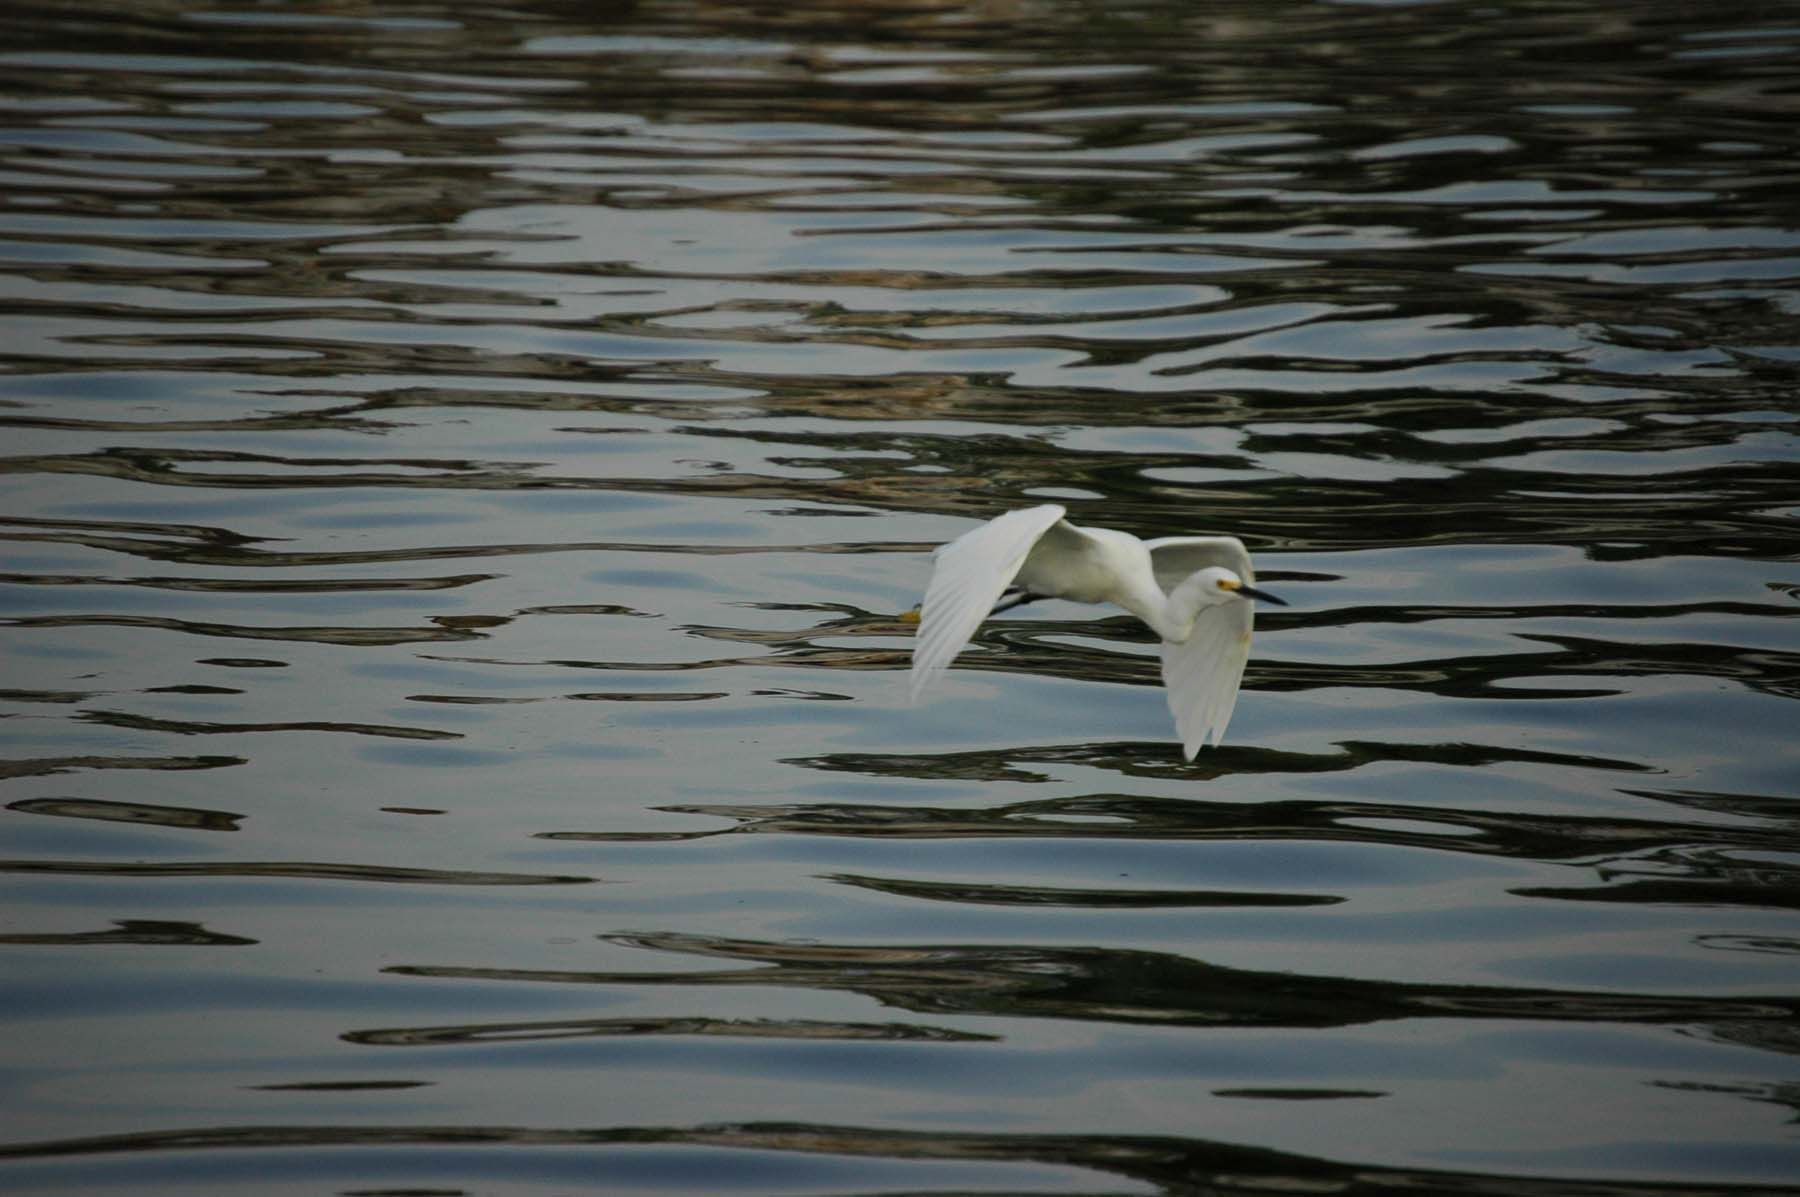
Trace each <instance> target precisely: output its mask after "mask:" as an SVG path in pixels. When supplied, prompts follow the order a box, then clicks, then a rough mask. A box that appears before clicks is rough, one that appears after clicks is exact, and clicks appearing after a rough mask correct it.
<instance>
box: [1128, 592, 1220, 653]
mask: <svg viewBox="0 0 1800 1197" xmlns="http://www.w3.org/2000/svg"><path fill="white" fill-rule="evenodd" d="M1184 585H1185V584H1184ZM1182 590H1183V587H1182V586H1177V587H1176V588H1175V593H1174V594H1164V593H1163V590H1162V587H1160V586H1158V585H1157V584H1156V583H1155V582H1154V581H1151V582H1149V584H1148V585H1146V586H1134V587H1132V588H1131V589H1130V590H1129V591H1128V592H1127V593H1125V594H1122V595H1120V596H1119V597H1118V599H1117V602H1118V604H1119V606H1121V607H1123V608H1125V609H1126V610H1127V611H1129V612H1131V613H1132V614H1133V615H1135V616H1137V617H1138V618H1139V619H1141V620H1143V621H1144V622H1145V623H1146V624H1149V625H1150V630H1151V631H1152V632H1155V633H1156V634H1157V635H1158V636H1160V637H1162V638H1163V639H1164V640H1168V641H1170V642H1172V643H1175V644H1180V643H1181V642H1183V641H1184V640H1186V639H1187V638H1188V634H1189V633H1190V632H1192V631H1193V630H1194V620H1195V619H1196V618H1197V617H1198V616H1199V614H1200V607H1199V604H1198V603H1196V602H1194V601H1193V600H1192V598H1191V597H1187V596H1183V597H1182V598H1177V597H1176V596H1177V595H1181V593H1182Z"/></svg>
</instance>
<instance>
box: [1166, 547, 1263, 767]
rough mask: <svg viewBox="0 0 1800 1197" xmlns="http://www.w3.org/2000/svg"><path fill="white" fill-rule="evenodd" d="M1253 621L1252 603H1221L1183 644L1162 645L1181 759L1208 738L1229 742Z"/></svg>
mask: <svg viewBox="0 0 1800 1197" xmlns="http://www.w3.org/2000/svg"><path fill="white" fill-rule="evenodd" d="M1221 539H1230V538H1229V537H1223V538H1221ZM1234 543H1235V542H1234ZM1239 547H1240V549H1241V548H1242V546H1239ZM1228 568H1233V567H1228ZM1254 619H1255V608H1254V607H1253V605H1252V604H1250V603H1249V602H1238V601H1232V602H1227V603H1221V604H1220V605H1218V606H1216V607H1207V608H1205V609H1204V610H1202V611H1201V612H1200V618H1199V619H1197V620H1195V621H1194V630H1193V632H1191V633H1190V634H1189V635H1188V638H1187V639H1186V640H1184V641H1183V642H1181V643H1180V644H1171V643H1169V642H1168V641H1166V640H1165V641H1163V645H1162V674H1163V687H1164V688H1165V690H1166V691H1167V693H1168V698H1169V713H1170V714H1171V715H1173V716H1175V730H1176V731H1177V732H1179V733H1180V734H1181V754H1182V755H1183V756H1185V757H1186V758H1187V759H1188V760H1190V761H1191V760H1193V759H1194V757H1195V756H1196V755H1197V754H1198V753H1199V751H1200V748H1201V746H1202V745H1204V744H1205V743H1206V742H1207V740H1208V739H1209V738H1210V739H1211V741H1212V745H1213V747H1215V748H1217V747H1218V746H1219V741H1220V740H1221V739H1223V738H1224V736H1225V725H1226V724H1227V723H1230V722H1231V712H1232V708H1234V707H1236V706H1237V696H1238V683H1239V682H1241V681H1242V680H1243V678H1244V663H1245V662H1246V661H1248V660H1249V659H1250V627H1251V624H1252V623H1253V621H1254Z"/></svg>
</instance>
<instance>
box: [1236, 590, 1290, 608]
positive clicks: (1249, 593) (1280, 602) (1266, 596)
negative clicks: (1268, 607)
mask: <svg viewBox="0 0 1800 1197" xmlns="http://www.w3.org/2000/svg"><path fill="white" fill-rule="evenodd" d="M1237 592H1238V593H1239V594H1241V595H1244V596H1246V597H1248V598H1256V599H1261V600H1262V601H1263V602H1265V603H1274V604H1275V605H1276V606H1277V607H1285V606H1287V600H1286V599H1280V598H1276V597H1275V596H1274V595H1272V594H1270V593H1269V592H1268V591H1266V590H1258V589H1257V588H1256V587H1254V586H1239V587H1238V588H1237Z"/></svg>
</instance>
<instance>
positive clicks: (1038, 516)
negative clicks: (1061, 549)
mask: <svg viewBox="0 0 1800 1197" xmlns="http://www.w3.org/2000/svg"><path fill="white" fill-rule="evenodd" d="M1063 510H1064V509H1063V508H1062V507H1060V506H1058V505H1057V504H1055V503H1046V504H1044V505H1042V506H1040V507H1028V508H1025V509H1024V510H1022V511H1009V512H1007V513H1006V514H1005V515H1002V516H999V517H998V518H996V519H992V520H989V521H988V522H987V523H985V524H982V525H981V526H980V527H979V528H974V529H971V530H970V531H968V532H965V533H963V534H962V535H961V536H959V537H957V538H956V539H955V540H953V541H951V542H950V543H949V544H946V545H944V546H943V547H942V548H940V549H938V550H937V553H936V556H935V561H934V563H933V566H932V571H931V583H930V585H928V586H927V587H926V589H925V602H924V604H923V605H922V606H921V607H920V610H919V631H918V635H917V636H916V637H915V638H914V640H913V659H912V679H911V692H912V698H913V700H914V701H917V700H918V697H919V695H920V694H921V693H923V692H924V691H925V688H926V687H928V686H930V685H931V683H932V682H934V681H936V680H937V678H938V677H939V676H940V675H941V674H942V673H943V672H944V671H945V670H946V669H948V668H950V662H951V661H953V660H955V659H956V654H957V653H959V652H961V651H962V650H963V648H964V647H965V646H966V645H967V644H968V643H969V638H970V637H971V636H973V635H974V634H975V629H976V628H978V627H980V626H981V621H982V620H984V619H986V618H987V617H988V613H989V612H991V611H992V610H993V609H994V604H995V603H996V602H998V601H999V599H1000V596H1001V594H1003V593H1004V592H1005V590H1006V588H1007V586H1008V585H1009V584H1010V583H1011V582H1012V580H1013V578H1014V577H1016V576H1017V575H1018V572H1019V568H1020V566H1022V565H1024V564H1025V558H1026V556H1027V555H1028V554H1029V553H1030V552H1031V550H1032V547H1033V546H1034V545H1036V544H1037V542H1038V539H1039V538H1040V537H1042V536H1043V535H1044V533H1045V532H1047V531H1049V530H1050V529H1051V528H1052V527H1054V526H1055V525H1056V524H1057V523H1058V522H1059V521H1060V520H1061V519H1062V517H1063Z"/></svg>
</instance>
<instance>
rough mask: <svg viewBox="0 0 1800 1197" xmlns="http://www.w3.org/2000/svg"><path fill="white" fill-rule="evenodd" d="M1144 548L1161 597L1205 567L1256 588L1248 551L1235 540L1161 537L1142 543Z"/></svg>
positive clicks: (1242, 543) (1209, 537)
mask: <svg viewBox="0 0 1800 1197" xmlns="http://www.w3.org/2000/svg"><path fill="white" fill-rule="evenodd" d="M1144 547H1145V548H1147V549H1149V550H1150V567H1151V569H1153V570H1155V571H1156V584H1157V585H1158V586H1161V587H1162V588H1163V592H1164V593H1165V594H1166V593H1168V592H1170V591H1172V590H1174V589H1175V587H1177V586H1179V585H1180V584H1181V582H1182V580H1183V579H1184V578H1186V577H1187V576H1188V575H1189V574H1192V573H1194V572H1195V571H1196V570H1202V569H1205V568H1206V567H1207V566H1209V565H1222V566H1224V567H1225V568H1226V569H1228V570H1230V571H1231V572H1232V573H1234V574H1236V575H1237V576H1238V577H1240V578H1242V579H1243V580H1244V582H1245V583H1246V584H1247V585H1250V586H1254V585H1256V573H1255V571H1254V570H1253V569H1252V568H1251V567H1250V551H1249V550H1248V549H1246V548H1245V547H1244V542H1243V541H1241V540H1239V539H1238V538H1237V537H1235V536H1162V537H1158V538H1157V539H1155V540H1147V541H1145V542H1144Z"/></svg>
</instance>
